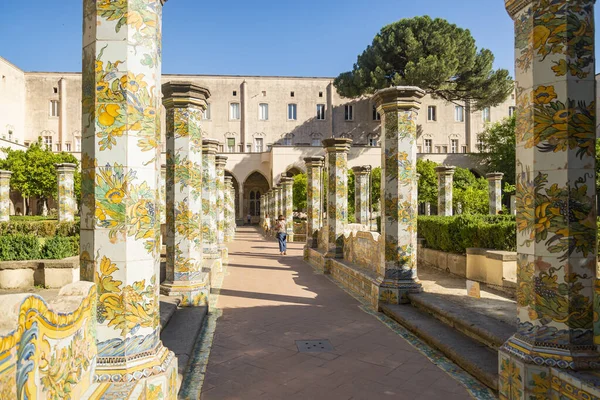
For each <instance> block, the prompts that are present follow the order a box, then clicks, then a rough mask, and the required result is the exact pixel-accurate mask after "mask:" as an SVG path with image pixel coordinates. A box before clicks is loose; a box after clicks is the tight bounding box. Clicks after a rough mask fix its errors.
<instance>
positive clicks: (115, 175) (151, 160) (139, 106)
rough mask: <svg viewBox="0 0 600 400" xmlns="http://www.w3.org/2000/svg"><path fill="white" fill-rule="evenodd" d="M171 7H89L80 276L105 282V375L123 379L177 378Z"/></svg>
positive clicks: (150, 3)
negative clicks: (172, 347)
mask: <svg viewBox="0 0 600 400" xmlns="http://www.w3.org/2000/svg"><path fill="white" fill-rule="evenodd" d="M162 3H163V1H160V0H144V1H139V0H122V1H119V2H100V1H95V0H84V4H83V13H84V24H83V27H84V30H83V76H82V87H83V93H82V130H83V131H82V154H81V165H82V209H81V256H80V257H81V278H82V280H88V281H93V282H95V283H96V284H97V285H98V310H97V324H96V335H97V336H96V337H97V341H98V358H97V368H96V375H97V376H96V378H97V379H99V380H106V381H109V380H110V381H111V382H113V383H115V384H116V383H120V382H130V381H137V380H144V379H146V377H151V378H147V380H148V381H151V380H153V379H155V377H156V379H158V376H159V375H160V376H162V375H161V374H164V372H163V373H161V372H158V371H168V373H169V374H171V373H173V372H174V373H175V376H177V373H176V372H177V366H176V363H175V365H174V363H173V362H174V361H175V360H174V356H173V353H172V352H169V351H167V350H166V349H165V348H164V347H163V346H162V343H161V341H160V339H159V333H160V315H159V283H160V282H159V266H160V254H159V244H160V237H159V235H160V229H159V220H158V218H157V212H156V210H157V209H158V208H159V204H158V200H157V199H158V191H159V189H158V185H159V179H160V174H159V168H160V136H161V135H160V109H161V96H160V79H161V52H160V49H161V23H162V22H161V21H162ZM153 374H156V376H155V375H153ZM161 379H162V378H161ZM158 382H159V381H156V383H157V384H158ZM171 386H172V385H170V384H169V380H165V381H164V385H163V386H162V387H163V389H168V390H164V394H165V397H168V398H171V395H170V394H169V393H171V390H173V388H171Z"/></svg>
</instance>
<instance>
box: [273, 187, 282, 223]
mask: <svg viewBox="0 0 600 400" xmlns="http://www.w3.org/2000/svg"><path fill="white" fill-rule="evenodd" d="M273 208H274V210H275V215H274V220H275V221H277V218H279V216H280V215H282V214H281V187H280V186H279V185H276V186H275V187H274V188H273Z"/></svg>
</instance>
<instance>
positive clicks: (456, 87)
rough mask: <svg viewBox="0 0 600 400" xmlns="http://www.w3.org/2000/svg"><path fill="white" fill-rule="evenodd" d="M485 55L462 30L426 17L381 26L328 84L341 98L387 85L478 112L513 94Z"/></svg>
mask: <svg viewBox="0 0 600 400" xmlns="http://www.w3.org/2000/svg"><path fill="white" fill-rule="evenodd" d="M493 63H494V55H493V54H492V52H491V51H490V50H487V49H479V50H478V49H477V46H476V45H475V39H473V37H472V36H471V33H470V32H469V30H468V29H463V28H459V27H458V26H456V25H454V24H451V23H449V22H448V21H446V20H444V19H441V18H436V19H431V18H430V17H429V16H423V17H414V18H409V19H402V20H400V21H397V22H394V23H392V24H390V25H386V26H384V27H383V28H382V29H381V31H380V32H379V33H378V34H377V35H376V36H375V38H374V39H373V42H372V44H371V45H369V46H368V47H367V48H366V50H365V51H364V52H363V53H362V54H361V55H359V56H358V60H357V62H356V63H355V64H354V68H353V69H352V71H349V72H344V73H342V74H340V75H339V76H338V77H337V78H336V79H335V81H334V85H335V87H336V89H337V90H338V92H339V93H340V94H341V95H342V96H344V97H351V98H352V97H358V96H361V95H364V94H372V93H374V92H375V91H376V90H378V89H383V88H387V87H390V86H398V85H409V86H418V87H420V88H422V89H423V90H425V91H426V92H427V93H429V94H431V95H432V96H433V97H436V98H442V99H445V100H447V101H453V102H456V101H469V102H471V103H472V104H473V106H474V108H476V109H481V108H484V107H488V106H495V105H498V104H500V103H502V102H503V101H504V100H505V99H506V98H507V97H508V95H509V94H510V93H511V92H512V90H513V81H512V79H511V78H510V76H509V72H508V71H507V70H505V69H498V70H494V69H493Z"/></svg>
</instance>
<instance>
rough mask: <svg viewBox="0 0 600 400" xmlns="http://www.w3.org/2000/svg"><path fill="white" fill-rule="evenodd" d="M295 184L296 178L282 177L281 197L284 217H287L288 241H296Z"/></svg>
mask: <svg viewBox="0 0 600 400" xmlns="http://www.w3.org/2000/svg"><path fill="white" fill-rule="evenodd" d="M293 186H294V178H290V177H283V178H281V199H282V200H283V201H282V207H281V209H282V211H283V217H284V218H285V230H286V232H287V241H288V242H293V241H294V205H293V198H294V194H293Z"/></svg>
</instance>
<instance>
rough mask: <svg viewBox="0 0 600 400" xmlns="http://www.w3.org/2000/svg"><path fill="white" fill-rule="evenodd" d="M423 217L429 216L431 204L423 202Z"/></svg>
mask: <svg viewBox="0 0 600 400" xmlns="http://www.w3.org/2000/svg"><path fill="white" fill-rule="evenodd" d="M425 215H431V203H430V202H428V201H427V202H425Z"/></svg>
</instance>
